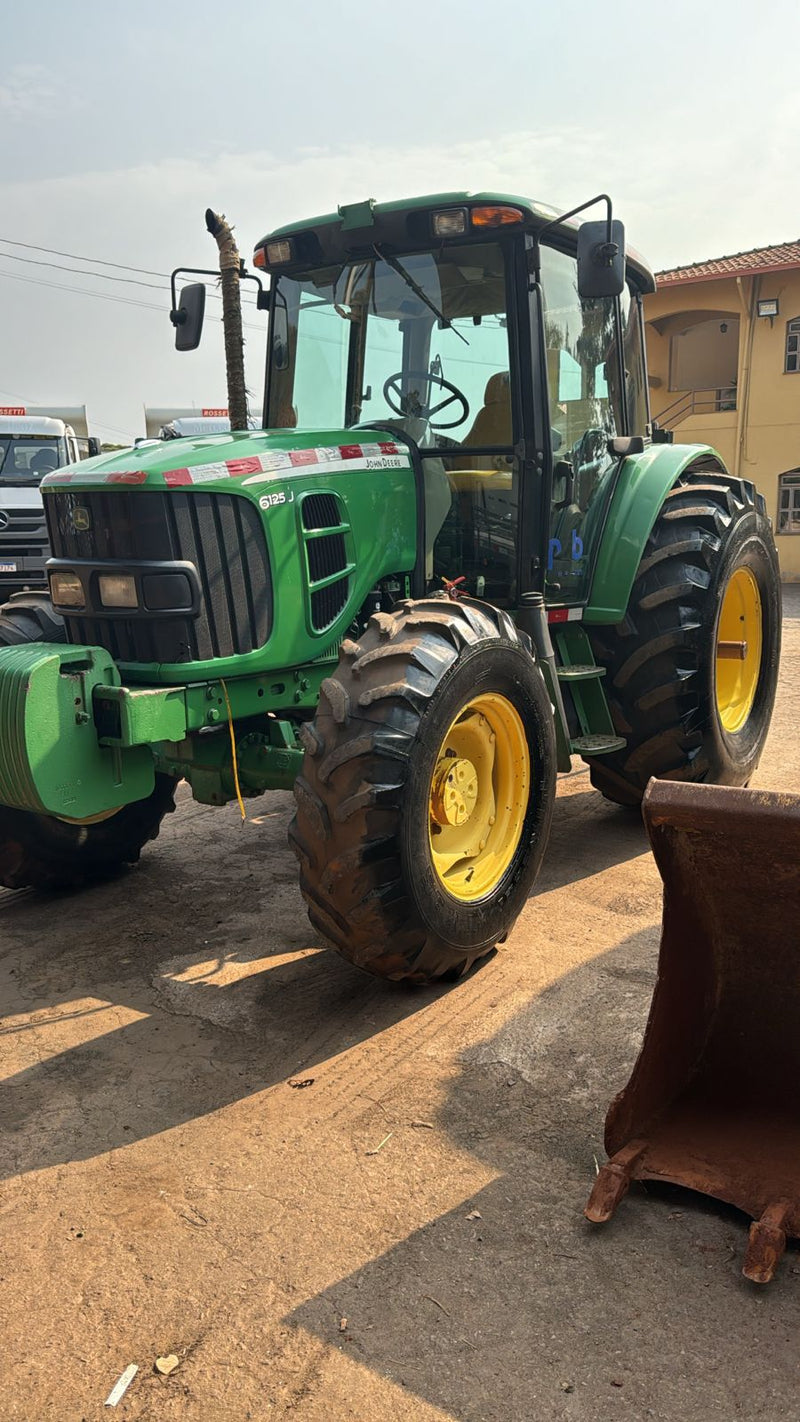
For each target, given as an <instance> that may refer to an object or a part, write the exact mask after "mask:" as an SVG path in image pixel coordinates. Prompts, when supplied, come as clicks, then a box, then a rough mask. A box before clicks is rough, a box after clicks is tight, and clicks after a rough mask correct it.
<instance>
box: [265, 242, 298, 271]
mask: <svg viewBox="0 0 800 1422" xmlns="http://www.w3.org/2000/svg"><path fill="white" fill-rule="evenodd" d="M291 260H292V244H291V242H288V241H286V240H283V241H280V242H268V243H267V261H268V262H269V264H270V266H273V267H278V266H280V265H281V263H282V262H290V261H291Z"/></svg>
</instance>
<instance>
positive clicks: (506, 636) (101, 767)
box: [0, 193, 780, 981]
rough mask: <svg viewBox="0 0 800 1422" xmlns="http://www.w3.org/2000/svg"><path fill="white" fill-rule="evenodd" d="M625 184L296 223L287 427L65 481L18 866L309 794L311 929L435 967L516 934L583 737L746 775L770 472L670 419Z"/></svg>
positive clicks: (128, 857) (172, 450)
mask: <svg viewBox="0 0 800 1422" xmlns="http://www.w3.org/2000/svg"><path fill="white" fill-rule="evenodd" d="M606 202H607V208H606V215H605V216H604V217H603V218H602V219H601V220H600V221H588V222H586V221H584V222H582V223H579V222H577V221H576V220H575V213H571V214H564V215H561V216H559V215H558V214H557V213H556V212H555V211H553V210H551V209H549V208H547V207H543V206H541V205H539V204H537V203H534V202H529V201H527V200H523V199H520V198H516V197H509V196H504V195H499V194H494V193H480V194H469V193H445V194H443V195H437V196H434V197H429V198H418V199H414V200H413V201H408V202H393V203H385V204H376V203H374V202H365V203H362V204H357V205H353V206H348V207H342V208H340V209H339V211H338V212H337V213H333V214H331V215H329V216H326V217H321V218H315V219H312V220H310V221H307V222H299V223H296V224H294V225H292V226H289V227H285V228H282V229H280V230H279V231H276V232H272V233H271V234H270V235H269V236H267V237H265V238H264V239H263V241H261V242H259V244H258V247H257V248H256V251H255V256H254V259H253V265H254V267H255V269H256V272H257V273H260V274H261V275H260V278H259V279H260V280H262V282H263V284H264V287H265V290H266V284H267V278H268V283H269V295H268V298H266V296H265V299H264V301H262V303H261V304H262V305H267V304H268V308H269V339H268V358H267V370H266V390H265V398H264V413H263V423H264V429H263V430H261V431H248V430H246V429H241V430H234V431H233V432H231V433H225V434H217V435H213V436H208V437H204V438H194V439H181V440H173V441H170V442H169V443H168V444H159V445H157V446H156V445H152V444H151V445H142V446H140V447H139V448H137V449H129V450H126V451H123V452H116V453H114V454H112V455H108V456H103V457H100V458H96V459H93V460H89V461H87V462H84V463H83V464H81V465H79V466H78V465H75V466H72V467H71V468H68V469H66V470H62V471H59V472H58V473H56V474H54V475H51V476H50V477H48V478H47V479H45V481H44V484H43V486H42V491H43V494H44V502H45V507H46V511H47V518H48V526H49V532H50V540H51V544H52V548H53V553H54V556H53V558H52V559H51V560H50V562H49V565H48V576H49V584H50V598H49V599H48V598H46V597H45V596H44V595H42V596H41V597H39V596H36V595H22V596H20V597H18V598H16V599H13V600H12V601H11V602H10V603H8V604H6V606H5V607H4V608H3V610H2V614H0V643H2V644H3V648H2V650H0V743H1V744H2V760H0V882H2V883H3V884H5V885H6V886H9V887H11V888H21V887H23V886H26V885H33V886H36V887H39V886H41V887H48V886H52V885H60V884H65V883H67V884H69V883H73V882H76V881H81V880H84V879H86V878H89V877H91V876H93V875H98V874H101V873H105V872H108V871H109V870H112V869H113V868H114V867H115V866H118V865H120V864H123V863H126V862H130V861H133V860H135V859H137V858H138V855H139V851H140V849H141V848H142V846H143V845H144V844H145V842H146V841H147V840H149V839H152V838H154V837H155V836H156V835H157V833H158V829H159V824H160V822H161V820H162V818H163V816H164V814H165V813H166V812H167V811H169V810H171V809H172V808H173V792H174V787H175V785H176V783H177V781H178V780H179V779H181V778H183V779H185V780H186V781H188V782H189V784H190V786H191V789H192V793H193V795H194V797H195V798H196V799H197V800H200V801H202V802H204V803H206V804H215V805H222V804H224V803H225V802H227V801H229V800H232V799H234V798H235V797H238V798H239V800H240V802H241V800H242V797H247V796H250V795H258V794H260V793H261V792H263V791H264V790H267V789H275V788H284V789H286V790H291V789H293V790H294V795H295V799H296V814H295V817H294V820H293V822H292V827H291V830H290V838H291V842H292V844H293V846H294V849H295V851H296V854H297V857H298V860H299V863H300V885H301V889H302V892H303V895H304V898H305V900H306V903H307V905H308V911H309V915H310V918H311V921H312V923H313V925H314V928H315V929H316V930H317V931H318V932H319V934H320V935H321V937H322V938H323V939H324V940H326V941H327V942H328V943H330V944H332V945H333V946H334V947H335V948H336V949H337V950H338V951H339V952H340V953H342V954H343V955H344V956H345V957H347V958H348V959H350V960H351V961H352V962H354V963H356V964H358V965H359V966H360V967H362V968H364V969H366V970H368V971H370V972H372V973H375V974H377V975H380V976H384V977H387V978H393V979H401V978H407V979H411V980H414V981H425V980H429V979H432V978H436V977H443V976H453V975H458V974H459V973H461V972H463V971H465V970H466V968H468V966H469V965H470V964H471V963H472V962H473V961H474V960H475V959H476V958H478V957H480V956H481V955H483V954H486V953H487V952H488V951H489V950H490V949H491V948H492V946H493V945H494V944H495V943H496V942H497V941H498V940H500V939H502V937H503V936H504V935H505V934H507V932H508V930H509V929H510V928H511V926H512V924H513V923H514V921H515V919H516V917H517V915H518V914H519V912H520V910H521V908H522V906H523V904H524V902H525V900H526V898H527V896H528V894H529V893H530V890H531V887H532V885H533V882H534V879H535V877H536V874H537V871H538V868H539V865H540V862H541V860H542V856H543V854H544V851H545V847H546V843H547V837H548V829H549V825H550V820H551V814H552V809H553V800H554V794H555V781H556V773H557V771H566V770H568V769H569V768H570V762H571V757H573V756H579V757H582V758H583V760H584V761H586V762H587V763H588V765H589V767H590V770H591V777H592V782H593V784H594V785H595V786H596V787H597V789H598V790H599V791H600V792H601V793H602V794H603V795H605V796H606V797H607V798H608V799H610V800H613V801H616V802H618V803H619V804H622V805H631V806H635V805H637V804H638V803H639V801H640V799H641V797H642V794H643V791H644V788H645V786H646V784H647V782H648V779H649V778H650V777H651V776H653V775H655V776H660V777H666V778H673V779H681V780H693V781H709V782H713V783H716V784H726V785H742V784H746V783H747V781H748V780H749V778H750V776H751V775H752V773H753V771H754V770H755V767H756V765H757V764H758V760H759V756H760V754H761V751H762V748H763V745H764V741H765V737H766V734H767V728H768V725H769V719H770V714H771V710H772V704H773V698H774V694H775V683H776V676H777V667H778V651H779V637H780V606H779V582H778V566H777V559H776V553H775V545H774V542H773V538H772V533H771V530H770V525H769V522H768V519H767V517H766V514H765V509H764V504H763V501H762V499H761V498H760V496H759V495H758V494H757V493H756V491H755V489H754V488H753V485H752V484H751V483H749V482H747V481H746V480H744V479H740V478H733V477H731V476H730V475H729V474H728V473H727V471H726V469H725V466H724V464H723V462H722V460H721V459H720V457H719V455H718V454H716V453H715V452H714V450H713V449H711V448H709V447H707V446H705V445H677V444H673V443H670V442H669V440H668V437H667V436H666V434H665V433H664V432H663V431H660V430H658V429H657V428H656V427H654V425H653V424H652V422H651V419H650V413H649V408H648V386H647V372H646V363H645V347H644V321H643V314H642V298H643V296H644V295H645V293H647V292H649V291H652V290H653V289H654V281H653V276H652V273H651V272H650V270H649V268H648V267H647V265H646V264H645V262H644V261H642V259H641V258H640V257H638V256H637V255H635V253H633V252H632V251H628V252H627V254H626V252H625V237H624V232H623V229H622V225H621V223H619V222H617V221H614V220H612V215H611V206H610V203H608V201H607V200H606ZM586 206H587V207H588V206H589V205H588V204H587V205H586ZM582 210H583V209H576V212H580V211H582ZM193 291H194V288H188V289H187V290H186V291H185V292H184V293H182V295H181V298H180V302H179V309H178V310H177V311H174V312H173V319H174V320H175V321H176V322H177V323H184V324H186V327H187V330H186V331H185V332H184V338H185V339H184V344H188V345H192V344H193V343H196V341H195V340H194V338H191V331H190V328H192V327H195V328H197V329H196V339H199V320H200V315H199V307H198V306H197V305H196V304H195V302H194V297H193ZM187 333H188V335H189V337H190V338H189V339H186V337H187ZM179 335H180V326H179Z"/></svg>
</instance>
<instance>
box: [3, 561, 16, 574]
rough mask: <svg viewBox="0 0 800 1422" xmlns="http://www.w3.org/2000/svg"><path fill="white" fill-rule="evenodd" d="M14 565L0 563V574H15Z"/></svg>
mask: <svg viewBox="0 0 800 1422" xmlns="http://www.w3.org/2000/svg"><path fill="white" fill-rule="evenodd" d="M16 571H17V565H16V563H0V573H16Z"/></svg>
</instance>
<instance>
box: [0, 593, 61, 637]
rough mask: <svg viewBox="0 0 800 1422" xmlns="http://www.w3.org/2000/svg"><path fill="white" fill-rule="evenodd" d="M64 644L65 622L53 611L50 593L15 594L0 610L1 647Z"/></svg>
mask: <svg viewBox="0 0 800 1422" xmlns="http://www.w3.org/2000/svg"><path fill="white" fill-rule="evenodd" d="M66 640H67V634H66V631H65V629H64V619H63V617H60V616H59V614H58V613H57V612H54V611H53V604H52V603H51V601H50V594H49V593H46V592H20V593H14V595H13V596H12V597H10V598H9V600H8V602H4V603H3V604H2V606H0V647H16V646H18V645H19V644H20V643H21V642H66Z"/></svg>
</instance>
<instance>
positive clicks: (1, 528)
mask: <svg viewBox="0 0 800 1422" xmlns="http://www.w3.org/2000/svg"><path fill="white" fill-rule="evenodd" d="M99 452H100V443H99V440H96V439H92V438H90V437H89V432H88V427H87V422H86V408H85V406H83V407H81V406H78V407H76V408H74V409H63V410H53V411H46V410H44V409H40V408H35V407H32V406H30V405H29V406H24V405H15V406H5V407H3V408H0V601H5V599H6V598H7V597H9V596H10V595H11V594H12V593H14V592H19V591H21V590H22V589H25V588H37V587H43V586H44V585H45V583H46V578H45V563H46V561H47V558H48V555H49V552H50V548H49V542H48V537H47V526H46V523H45V516H44V508H43V505H42V496H41V494H40V492H39V486H40V484H41V482H42V479H43V478H44V477H45V475H46V474H52V473H53V472H54V471H55V470H57V469H62V468H64V467H65V466H66V465H69V464H77V463H78V461H79V460H80V459H85V458H86V457H87V455H92V454H98V453H99Z"/></svg>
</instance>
